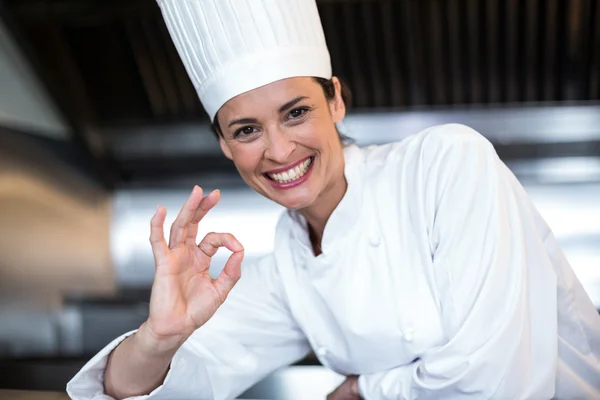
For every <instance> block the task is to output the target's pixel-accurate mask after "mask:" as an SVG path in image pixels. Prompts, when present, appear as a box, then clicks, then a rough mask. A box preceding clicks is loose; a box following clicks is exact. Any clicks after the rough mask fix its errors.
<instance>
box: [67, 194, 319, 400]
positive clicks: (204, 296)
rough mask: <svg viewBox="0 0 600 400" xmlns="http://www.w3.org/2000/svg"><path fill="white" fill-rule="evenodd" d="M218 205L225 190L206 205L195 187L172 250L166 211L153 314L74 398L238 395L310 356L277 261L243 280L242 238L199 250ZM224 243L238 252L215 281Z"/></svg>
mask: <svg viewBox="0 0 600 400" xmlns="http://www.w3.org/2000/svg"><path fill="white" fill-rule="evenodd" d="M217 201H218V192H213V193H211V194H210V195H209V196H207V197H205V198H204V199H202V191H201V190H200V189H198V188H196V189H195V190H194V191H193V192H192V195H191V196H190V198H189V199H188V201H187V202H186V204H185V205H184V207H183V208H182V211H181V212H180V215H179V216H178V217H177V219H176V220H175V222H174V223H173V226H172V228H171V235H170V236H171V237H170V243H169V245H167V243H166V241H165V239H164V235H163V233H162V229H163V228H162V226H163V223H164V219H165V210H164V209H161V208H159V210H158V211H157V214H156V215H155V216H154V218H153V219H152V224H151V227H152V234H151V242H152V249H153V252H154V256H155V262H156V274H155V278H154V283H153V287H152V295H151V300H150V316H149V318H148V320H147V321H146V322H145V323H144V324H143V325H142V326H141V327H140V329H139V330H138V331H137V332H130V333H129V334H126V335H123V336H122V337H120V338H118V339H116V340H115V341H113V343H111V344H110V345H109V346H107V347H106V348H105V349H103V350H102V351H101V352H100V353H99V354H97V355H96V356H95V357H94V358H93V359H92V360H91V361H90V362H88V363H87V364H86V365H85V366H84V367H83V368H82V370H81V371H80V372H79V373H78V374H77V375H76V376H75V377H74V378H73V379H72V380H71V382H69V384H68V386H67V391H68V393H69V395H70V396H71V397H72V398H74V399H106V398H125V397H135V396H145V395H148V394H149V395H150V397H152V398H157V399H161V398H177V399H179V398H192V397H193V398H210V399H222V398H231V397H234V396H235V395H237V394H239V393H241V392H242V391H243V390H244V389H246V388H247V387H248V386H250V385H251V384H252V383H254V382H256V381H257V380H259V379H261V378H262V377H263V376H265V375H266V374H268V373H269V372H271V371H272V370H274V369H275V368H277V367H279V366H282V365H285V364H288V363H291V362H293V361H295V360H297V359H299V358H301V357H302V356H304V355H305V354H306V353H307V352H308V350H309V347H308V344H307V341H306V339H305V338H304V335H303V334H302V332H301V331H300V330H299V329H298V328H297V327H296V324H295V321H294V320H293V319H292V318H291V317H290V314H289V312H288V310H287V307H286V304H285V301H284V298H283V296H281V293H280V290H281V285H280V282H279V277H278V274H277V268H276V265H275V262H274V258H273V257H272V256H269V257H265V258H263V259H262V260H261V261H260V262H259V263H257V264H256V265H253V266H249V267H246V268H244V273H243V276H242V278H241V279H240V275H241V271H240V263H241V260H242V256H243V248H242V247H241V245H240V244H239V243H238V242H237V241H236V240H235V238H233V236H231V235H228V234H216V233H210V234H208V235H207V236H206V237H205V238H204V239H203V240H202V241H201V242H200V244H199V245H196V233H197V229H198V222H199V221H200V220H201V219H202V217H203V216H204V215H205V214H206V213H207V212H208V211H209V210H210V209H211V208H212V207H213V206H214V205H215V204H216V202H217ZM221 246H225V247H227V248H229V249H230V250H231V251H233V255H232V256H231V257H230V258H229V260H228V261H227V263H226V265H225V268H224V269H223V271H222V272H221V274H220V275H219V277H218V278H217V279H212V278H211V277H210V274H209V266H210V259H211V257H212V256H213V255H214V254H215V253H216V251H217V249H218V248H219V247H221ZM238 280H239V281H238ZM234 285H235V287H234ZM132 333H134V335H133V336H130V335H131V334H132ZM128 336H130V337H129V338H127V339H126V340H124V339H125V338H126V337H128ZM117 346H118V347H117ZM109 356H110V357H109ZM109 359H110V361H109ZM109 396H112V397H109Z"/></svg>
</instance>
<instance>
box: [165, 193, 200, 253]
mask: <svg viewBox="0 0 600 400" xmlns="http://www.w3.org/2000/svg"><path fill="white" fill-rule="evenodd" d="M201 200H202V189H201V188H200V187H198V186H194V189H193V190H192V193H191V194H190V197H188V199H187V201H186V202H185V204H184V205H183V207H181V210H180V211H179V214H178V215H177V218H175V221H174V222H173V225H171V234H170V236H169V247H171V248H173V247H175V246H178V245H180V244H182V243H183V242H184V240H185V238H186V237H187V231H188V227H189V224H190V222H191V221H192V218H193V217H194V213H195V212H196V209H197V208H198V204H200V201H201Z"/></svg>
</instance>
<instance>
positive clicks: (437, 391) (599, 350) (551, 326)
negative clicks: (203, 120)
mask: <svg viewBox="0 0 600 400" xmlns="http://www.w3.org/2000/svg"><path fill="white" fill-rule="evenodd" d="M159 4H160V7H161V10H162V13H163V16H164V18H165V20H166V23H167V26H168V28H169V31H170V33H171V36H172V38H173V41H174V42H175V45H176V47H177V50H178V52H179V54H180V56H181V58H182V60H183V62H184V64H185V65H186V68H187V71H188V73H189V75H190V78H191V79H192V81H193V83H194V85H195V87H196V89H197V91H198V94H199V96H200V99H201V100H202V103H203V105H204V107H205V109H206V110H207V112H208V113H209V115H210V117H211V119H212V120H213V121H214V124H215V127H216V128H217V132H218V136H219V142H220V144H221V148H222V150H223V152H224V153H225V155H226V156H227V157H228V158H230V159H231V160H233V162H234V163H235V166H236V167H237V169H238V171H239V173H240V175H241V176H242V178H243V179H244V181H245V182H246V183H247V184H248V185H249V186H250V187H251V188H252V189H254V190H255V191H256V192H258V193H260V194H261V195H263V196H265V197H267V198H269V199H271V200H273V201H275V202H276V203H278V204H281V205H282V206H284V207H286V208H287V209H288V212H287V213H285V214H284V215H283V216H282V218H281V220H280V222H279V224H278V227H277V233H276V243H275V247H274V248H275V251H274V253H273V254H272V255H269V256H267V257H265V258H263V259H262V260H261V261H259V262H258V263H256V264H255V265H247V266H245V267H244V268H243V272H241V269H240V266H241V263H242V258H243V254H244V249H243V247H242V245H241V244H240V243H239V242H238V241H237V240H236V239H235V238H234V237H233V236H232V235H230V234H221V233H211V234H208V235H207V236H206V237H204V239H202V241H201V242H200V243H199V244H197V242H196V234H197V229H198V223H199V222H200V221H201V220H202V218H203V217H204V216H205V215H206V213H207V212H209V210H210V209H211V208H212V207H213V206H214V205H215V204H216V203H217V202H218V201H219V192H212V193H210V194H208V195H207V196H204V197H203V192H202V190H201V189H200V188H198V187H195V188H194V190H193V191H192V194H191V195H190V197H189V199H188V200H187V202H186V203H185V205H184V206H183V208H182V209H181V212H180V213H179V215H178V216H177V218H176V220H175V222H174V223H173V225H172V227H171V231H170V236H169V241H168V242H167V241H166V240H165V237H164V236H163V223H164V220H165V214H166V211H165V209H164V208H162V207H159V208H158V209H157V211H156V214H155V215H154V217H153V218H152V222H151V235H150V241H151V243H152V250H153V252H154V256H155V260H156V274H155V280H154V284H153V287H152V296H151V302H150V314H149V318H148V320H147V321H146V322H145V323H144V324H142V326H140V328H139V330H137V331H136V332H129V333H127V334H125V335H123V336H122V337H120V338H118V339H116V340H115V341H114V342H112V343H111V344H110V345H108V347H106V348H105V349H104V350H102V351H101V352H100V353H99V354H98V355H96V356H95V357H94V358H93V359H92V360H91V361H89V362H88V363H87V365H86V366H85V367H83V369H82V370H81V371H80V372H79V373H78V374H77V375H76V376H75V377H74V378H73V380H72V381H71V382H70V383H69V384H68V387H67V389H68V392H69V394H70V395H71V396H72V397H73V398H74V399H106V398H126V397H134V398H136V396H145V395H149V397H150V398H153V399H225V398H233V397H235V396H237V395H238V394H240V393H241V392H242V391H244V390H245V389H246V388H248V387H249V386H251V385H252V384H253V383H255V382H257V381H258V380H260V379H262V378H263V377H265V376H266V375H267V374H269V373H271V372H272V371H274V370H275V369H277V368H279V367H282V366H285V365H288V364H290V363H293V362H295V361H297V360H300V359H301V358H303V357H304V356H305V355H306V354H307V353H308V352H309V351H310V350H311V349H314V351H315V352H316V354H317V356H318V358H319V360H320V361H321V362H322V363H323V365H325V366H326V367H328V368H330V369H332V370H334V371H336V372H338V373H340V374H343V375H346V376H348V379H347V380H346V381H345V382H344V383H343V384H342V385H341V386H340V387H339V388H338V389H336V390H335V391H334V392H333V393H332V394H331V395H330V398H332V399H358V398H364V399H369V400H371V399H373V400H380V399H417V398H418V399H463V398H464V399H467V398H468V399H490V398H494V399H550V398H552V397H555V398H560V399H593V398H596V399H597V398H600V361H599V358H600V318H599V316H598V313H597V311H596V310H595V308H594V306H593V305H592V303H591V301H590V300H589V298H588V297H587V296H586V294H585V292H584V290H583V289H582V286H581V285H580V283H579V282H578V280H577V278H576V277H575V275H574V274H573V271H572V270H571V268H570V266H569V264H568V263H567V260H566V259H565V257H564V256H563V254H562V252H561V251H560V249H559V248H558V245H557V243H556V240H555V239H554V237H553V235H552V233H551V232H550V229H549V228H548V226H547V225H546V224H545V222H544V221H543V219H542V218H541V217H540V215H539V214H538V212H537V211H536V210H535V208H534V207H533V205H532V203H531V202H530V200H529V199H528V198H527V196H526V194H525V192H524V191H523V188H522V187H521V186H520V184H519V183H518V182H517V180H516V179H515V177H514V176H513V175H512V174H511V173H510V172H509V170H508V169H507V167H506V166H505V165H504V164H503V163H502V162H501V161H500V160H499V159H498V157H497V155H496V153H495V152H494V148H493V147H492V145H491V144H490V143H489V142H488V141H487V140H486V139H484V138H483V137H482V136H480V135H479V134H478V133H476V132H474V131H473V130H471V129H469V128H467V127H465V126H461V125H442V126H436V127H433V128H430V129H428V130H426V131H424V132H421V133H419V134H417V135H414V136H412V137H410V138H408V139H406V140H404V141H402V142H400V143H392V144H388V145H384V146H376V147H369V148H365V149H360V148H358V147H355V146H344V145H343V144H342V142H341V141H340V137H339V135H338V132H337V131H336V124H337V123H340V122H341V121H342V120H343V118H344V114H345V104H344V100H343V99H342V96H341V91H342V90H341V89H342V88H341V86H340V82H339V81H338V80H337V79H336V78H335V77H333V78H332V74H331V67H330V59H329V55H328V51H327V47H326V44H325V39H324V37H323V32H322V28H321V24H320V20H319V16H318V12H317V8H316V5H315V1H314V0H260V1H259V0H252V1H250V0H247V1H244V0H229V1H225V0H212V1H211V0H185V1H183V0H162V1H159ZM219 247H226V248H228V249H229V250H231V251H232V252H233V255H232V256H231V258H230V259H229V260H228V262H227V264H226V266H225V268H224V270H223V272H222V273H221V275H220V276H219V277H218V278H217V279H215V280H213V279H211V278H210V276H209V272H208V271H209V264H210V260H211V257H212V256H213V255H214V254H215V252H216V251H217V249H218V248H219ZM240 276H241V278H240ZM307 384H310V383H307ZM144 398H145V397H144Z"/></svg>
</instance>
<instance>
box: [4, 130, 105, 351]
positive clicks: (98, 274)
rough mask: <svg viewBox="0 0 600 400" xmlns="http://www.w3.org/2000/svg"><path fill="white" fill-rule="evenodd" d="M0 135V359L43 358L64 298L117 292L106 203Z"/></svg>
mask: <svg viewBox="0 0 600 400" xmlns="http://www.w3.org/2000/svg"><path fill="white" fill-rule="evenodd" d="M0 135H2V136H1V137H2V140H0V355H3V354H7V353H8V354H11V355H18V354H20V353H21V352H24V351H27V352H33V353H36V354H45V353H48V352H51V351H53V350H54V349H55V348H56V346H55V340H56V338H55V337H54V336H53V335H55V331H54V330H53V326H52V325H53V324H54V319H53V313H54V312H55V311H56V310H57V309H58V308H59V305H60V302H61V297H62V294H63V293H65V292H69V293H73V292H82V293H111V292H112V291H113V290H114V289H115V283H114V277H113V270H112V266H111V261H110V252H109V220H110V208H111V207H110V200H109V197H108V194H107V193H105V192H104V191H103V190H101V189H99V188H98V187H95V186H94V185H93V184H91V183H90V182H89V181H86V180H85V179H84V178H83V177H81V176H79V175H78V174H76V173H75V172H74V171H72V170H71V169H69V168H67V167H65V166H64V165H63V164H62V163H61V162H60V161H59V160H58V159H56V158H54V157H53V156H51V155H50V154H48V153H47V152H45V151H44V150H43V149H41V148H38V147H36V146H35V144H34V143H33V142H32V141H31V140H28V138H27V136H25V135H21V136H19V135H14V134H11V135H8V134H7V133H6V132H2V130H1V129H0ZM9 344H10V346H9Z"/></svg>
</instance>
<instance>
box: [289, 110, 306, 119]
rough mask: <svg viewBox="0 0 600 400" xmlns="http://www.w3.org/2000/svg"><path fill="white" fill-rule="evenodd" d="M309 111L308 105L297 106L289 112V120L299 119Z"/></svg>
mask: <svg viewBox="0 0 600 400" xmlns="http://www.w3.org/2000/svg"><path fill="white" fill-rule="evenodd" d="M308 111H309V108H308V107H299V108H294V109H293V110H292V111H290V112H289V114H288V117H289V119H291V120H294V119H300V118H301V117H303V116H304V115H305V114H306V113H307V112H308Z"/></svg>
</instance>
